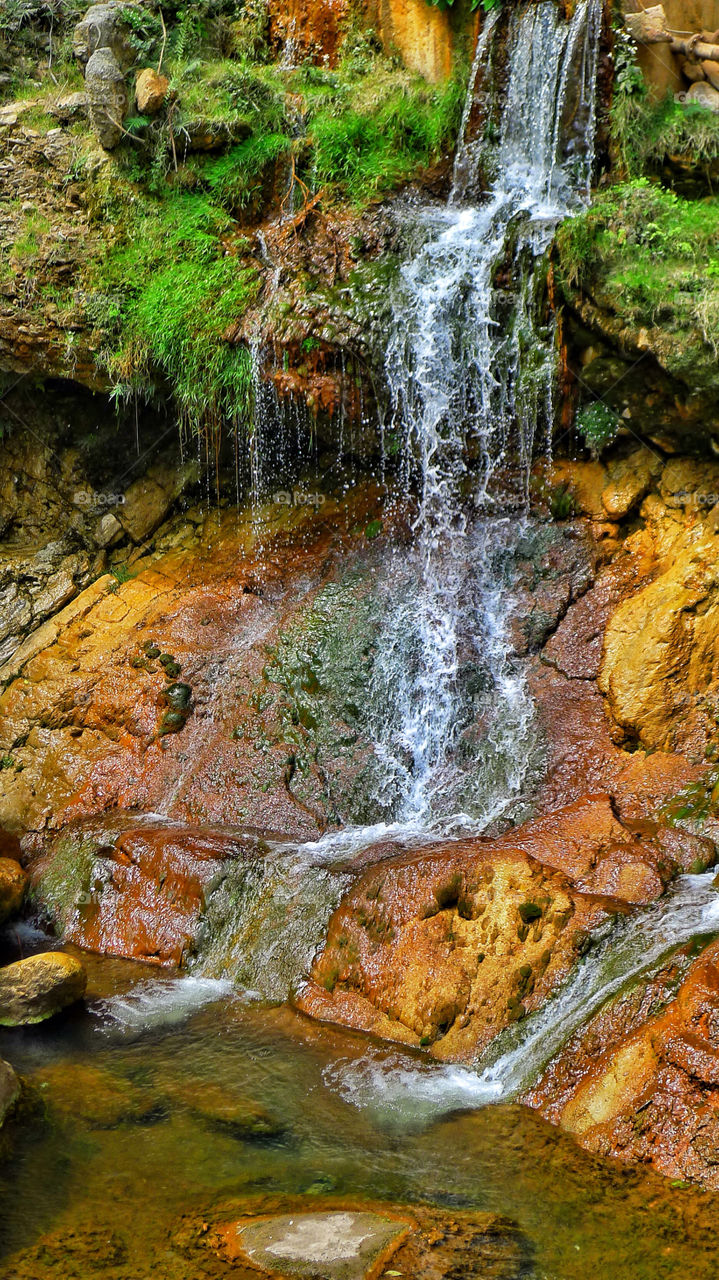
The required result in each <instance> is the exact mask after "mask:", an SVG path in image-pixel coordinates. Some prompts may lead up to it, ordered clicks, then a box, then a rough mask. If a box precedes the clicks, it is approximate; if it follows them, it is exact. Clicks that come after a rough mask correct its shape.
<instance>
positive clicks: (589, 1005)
mask: <svg viewBox="0 0 719 1280" xmlns="http://www.w3.org/2000/svg"><path fill="white" fill-rule="evenodd" d="M713 876H714V873H713V872H709V873H708V874H704V875H696V876H689V875H687V876H682V877H681V879H680V880H679V881H678V882H677V885H676V886H675V888H674V889H673V891H672V892H671V893H670V894H668V895H667V897H666V898H662V899H660V901H659V902H656V903H654V905H653V906H651V907H649V908H648V909H647V910H646V911H644V912H642V914H641V915H639V916H630V917H628V918H626V919H625V920H623V921H619V922H614V923H613V924H611V925H609V926H606V927H604V928H603V929H602V930H601V931H599V932H598V933H597V935H595V938H594V945H593V946H592V948H591V950H590V951H589V952H588V953H587V955H586V956H585V957H584V958H583V960H582V961H581V962H580V963H579V964H578V965H577V966H576V968H575V969H574V970H573V972H572V974H571V975H570V977H569V978H568V979H567V980H566V982H565V983H563V985H562V986H561V987H560V988H559V989H558V990H557V992H556V993H555V995H554V996H553V997H551V998H550V999H549V1000H548V1001H547V1002H546V1003H545V1004H544V1005H543V1006H542V1007H541V1009H539V1010H538V1011H537V1012H536V1013H533V1014H530V1016H529V1017H528V1018H525V1019H523V1020H522V1021H521V1022H518V1023H515V1024H514V1025H513V1026H511V1027H509V1028H507V1030H505V1031H503V1032H502V1033H501V1034H500V1035H499V1036H497V1038H496V1039H495V1040H494V1041H493V1042H492V1044H491V1045H490V1047H489V1049H488V1050H487V1052H486V1054H485V1056H484V1059H483V1060H482V1061H481V1062H480V1063H479V1064H478V1070H476V1071H475V1070H471V1069H470V1068H467V1067H459V1066H449V1065H445V1064H440V1063H436V1062H434V1063H433V1062H427V1063H422V1064H420V1063H414V1062H411V1063H410V1062H408V1061H407V1059H406V1058H405V1057H403V1056H402V1055H401V1054H399V1053H397V1052H396V1050H389V1049H377V1050H375V1051H373V1052H372V1053H370V1054H369V1055H368V1056H367V1058H366V1059H365V1060H364V1061H362V1062H359V1063H358V1062H356V1061H355V1060H350V1061H347V1060H343V1061H340V1062H338V1063H335V1064H333V1066H332V1067H330V1068H328V1069H327V1070H326V1072H325V1079H326V1081H327V1083H328V1084H329V1085H330V1086H331V1087H333V1088H335V1089H336V1090H337V1091H338V1092H339V1093H341V1094H342V1096H343V1097H344V1098H345V1100H346V1101H347V1102H351V1103H352V1104H353V1105H355V1106H357V1107H360V1108H362V1109H367V1110H369V1111H375V1112H376V1113H377V1115H378V1117H379V1118H381V1120H382V1121H383V1122H384V1123H387V1122H388V1121H389V1122H390V1123H391V1122H392V1121H394V1122H400V1123H402V1124H403V1125H407V1124H409V1123H413V1124H420V1125H421V1124H423V1123H426V1122H427V1121H429V1120H432V1119H435V1118H436V1117H437V1116H440V1115H445V1114H447V1113H448V1112H451V1111H456V1110H460V1109H462V1108H468V1109H470V1110H471V1109H473V1108H475V1107H479V1106H484V1105H486V1104H491V1103H494V1102H506V1101H509V1100H512V1099H516V1098H517V1097H518V1096H520V1095H521V1094H522V1093H523V1092H524V1090H526V1089H528V1088H529V1087H530V1085H532V1084H533V1083H534V1082H535V1081H536V1080H537V1079H538V1078H539V1077H540V1076H541V1074H542V1072H543V1071H544V1069H545V1068H546V1066H547V1065H548V1063H549V1062H550V1061H551V1059H552V1058H553V1057H554V1056H555V1054H557V1053H558V1052H559V1050H560V1049H561V1048H562V1047H563V1046H564V1045H565V1044H566V1043H567V1042H568V1041H569V1039H570V1038H571V1036H573V1035H574V1034H575V1032H577V1031H578V1030H579V1029H580V1028H581V1027H583V1026H584V1025H585V1024H586V1023H587V1022H588V1021H589V1019H590V1018H591V1017H593V1015H594V1014H596V1013H597V1012H598V1011H599V1009H601V1008H602V1007H603V1005H604V1004H606V1002H607V1001H608V1000H611V999H612V998H613V997H615V996H617V995H618V994H619V993H620V992H621V991H623V990H625V989H627V988H630V987H631V984H632V982H633V981H635V980H636V979H637V978H638V977H639V976H640V975H641V974H644V973H650V972H652V970H654V969H656V968H657V967H658V965H659V964H660V963H661V962H662V961H663V960H664V959H665V958H666V957H668V956H670V955H671V954H672V952H673V951H675V950H676V948H677V947H680V946H682V945H683V944H685V943H687V942H689V941H691V939H692V938H696V937H697V936H701V935H709V934H713V933H715V932H716V930H717V927H718V926H719V896H718V895H717V891H716V889H715V888H714V886H713V884H712V881H713Z"/></svg>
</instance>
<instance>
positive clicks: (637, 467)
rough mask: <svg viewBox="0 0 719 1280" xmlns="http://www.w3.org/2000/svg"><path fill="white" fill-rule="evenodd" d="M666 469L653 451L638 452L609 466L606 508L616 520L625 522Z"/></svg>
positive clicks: (604, 500)
mask: <svg viewBox="0 0 719 1280" xmlns="http://www.w3.org/2000/svg"><path fill="white" fill-rule="evenodd" d="M661 469H662V463H661V459H660V458H657V456H656V454H655V453H654V452H653V451H652V450H650V449H637V450H635V452H634V453H631V454H630V455H629V457H628V458H622V459H621V460H620V461H618V462H615V463H612V464H611V465H610V467H609V484H608V485H607V487H606V488H605V489H603V490H602V506H603V507H604V510H605V511H606V513H607V515H608V516H610V517H611V519H612V520H623V519H624V518H625V516H628V515H629V514H630V513H631V512H632V511H634V509H635V508H636V507H638V506H639V503H640V502H641V500H642V498H643V497H645V495H646V494H647V493H648V492H649V489H650V488H651V484H652V480H653V479H654V478H655V477H656V476H658V475H659V473H660V472H661Z"/></svg>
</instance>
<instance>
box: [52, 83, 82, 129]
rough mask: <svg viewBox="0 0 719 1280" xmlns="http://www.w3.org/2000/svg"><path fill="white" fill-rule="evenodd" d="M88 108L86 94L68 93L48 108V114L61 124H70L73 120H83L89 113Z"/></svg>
mask: <svg viewBox="0 0 719 1280" xmlns="http://www.w3.org/2000/svg"><path fill="white" fill-rule="evenodd" d="M87 107H88V103H87V94H86V93H82V92H81V91H80V92H77V93H66V94H65V95H64V96H63V97H62V98H58V99H57V100H56V101H55V102H53V103H52V105H51V106H49V107H48V109H47V113H48V115H50V116H52V118H53V120H59V121H60V123H61V124H70V123H71V122H72V121H73V120H79V119H81V118H82V117H83V116H84V115H85V114H86V113H87Z"/></svg>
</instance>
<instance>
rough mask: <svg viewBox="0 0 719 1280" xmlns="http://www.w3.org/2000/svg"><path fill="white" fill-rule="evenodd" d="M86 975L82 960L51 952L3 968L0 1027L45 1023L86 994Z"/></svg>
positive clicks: (0, 991) (1, 974) (0, 987)
mask: <svg viewBox="0 0 719 1280" xmlns="http://www.w3.org/2000/svg"><path fill="white" fill-rule="evenodd" d="M86 985H87V975H86V973H85V970H84V969H83V967H82V965H81V964H80V961H79V960H76V959H75V958H74V957H73V956H68V955H65V954H64V953H63V952H61V951H49V952H45V953H43V954H41V955H38V956H30V957H28V959H27V960H17V961H16V962H15V963H14V964H9V965H6V966H5V968H4V969H0V1026H4V1027H18V1026H25V1025H27V1024H29V1023H33V1022H42V1021H44V1019H45V1018H51V1017H52V1016H53V1014H56V1013H59V1012H60V1010H61V1009H64V1008H66V1007H67V1005H70V1004H74V1003H75V1002H76V1001H77V1000H81V999H82V997H83V995H84V994H85V987H86Z"/></svg>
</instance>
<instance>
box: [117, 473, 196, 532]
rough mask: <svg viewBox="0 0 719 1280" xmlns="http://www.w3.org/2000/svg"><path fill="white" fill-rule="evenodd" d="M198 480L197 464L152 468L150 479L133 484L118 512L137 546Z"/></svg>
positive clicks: (120, 520)
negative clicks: (182, 494)
mask: <svg viewBox="0 0 719 1280" xmlns="http://www.w3.org/2000/svg"><path fill="white" fill-rule="evenodd" d="M196 478H197V464H196V463H195V462H187V463H185V464H184V465H183V466H179V467H170V468H168V467H163V466H157V467H151V468H150V470H149V471H148V473H147V475H145V476H143V477H142V479H141V480H136V481H135V482H134V484H131V485H130V487H129V489H128V490H127V493H126V494H125V501H124V503H123V505H122V506H121V507H117V509H116V510H115V512H114V515H115V517H116V518H117V520H118V521H119V523H120V524H121V525H122V527H123V529H124V530H125V532H126V533H127V534H129V536H130V537H131V538H132V540H133V542H143V541H144V540H145V538H148V537H149V536H150V534H151V533H154V531H155V529H156V528H157V527H158V525H159V524H161V523H162V521H163V520H164V519H165V517H166V515H167V513H168V511H169V510H170V508H171V506H172V505H173V503H174V502H176V501H177V499H178V498H179V496H180V494H181V493H182V492H183V490H184V489H185V488H186V487H187V486H188V485H189V484H192V483H193V482H194V481H195V480H196Z"/></svg>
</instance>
